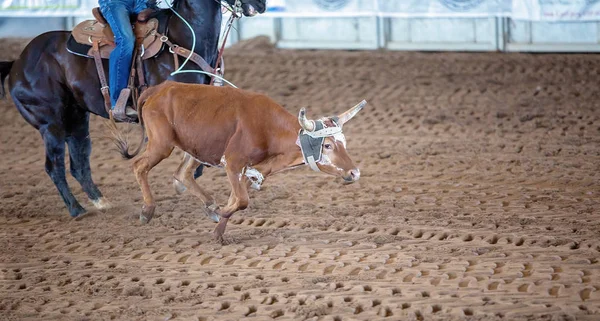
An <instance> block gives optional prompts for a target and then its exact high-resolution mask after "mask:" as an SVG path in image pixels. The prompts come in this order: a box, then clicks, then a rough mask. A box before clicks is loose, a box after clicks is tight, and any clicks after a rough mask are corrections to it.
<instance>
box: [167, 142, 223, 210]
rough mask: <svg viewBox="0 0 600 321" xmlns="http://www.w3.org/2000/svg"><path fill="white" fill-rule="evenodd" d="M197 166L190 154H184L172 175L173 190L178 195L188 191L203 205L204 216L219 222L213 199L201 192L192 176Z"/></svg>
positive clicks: (203, 191)
mask: <svg viewBox="0 0 600 321" xmlns="http://www.w3.org/2000/svg"><path fill="white" fill-rule="evenodd" d="M199 164H200V162H199V161H197V160H196V159H194V158H193V157H192V156H190V154H188V153H185V155H184V157H183V161H182V162H181V165H179V168H177V171H176V172H175V174H174V175H173V185H175V190H177V192H179V193H181V192H183V191H185V190H186V189H189V190H190V193H192V194H194V195H195V196H196V197H198V198H199V199H200V200H201V201H202V203H204V206H205V208H204V210H205V212H206V215H207V216H208V217H209V218H210V219H211V220H213V221H214V222H219V214H217V213H216V210H217V206H216V204H215V199H214V197H213V196H212V195H210V194H209V193H207V192H206V191H205V190H203V189H202V188H201V187H200V186H199V185H198V183H196V180H195V179H194V176H193V175H192V172H193V171H194V170H196V169H197V168H198V165H199Z"/></svg>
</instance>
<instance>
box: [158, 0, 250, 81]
mask: <svg viewBox="0 0 600 321" xmlns="http://www.w3.org/2000/svg"><path fill="white" fill-rule="evenodd" d="M215 1H217V0H215ZM239 1H240V0H236V2H235V3H236V9H237V8H240V7H241V6H239V5H237V4H238V3H239ZM217 2H218V1H217ZM167 6H168V7H169V9H171V11H172V12H173V13H174V14H175V15H176V16H177V17H178V18H179V19H181V21H183V23H184V24H185V25H186V26H187V27H188V28H189V29H190V31H191V32H192V49H191V50H190V54H189V55H188V56H187V58H186V59H185V61H184V62H183V63H182V64H181V66H179V68H178V69H177V70H175V71H173V72H172V73H171V76H174V75H177V74H184V73H199V74H205V75H209V76H211V77H215V78H218V79H220V80H222V81H224V82H226V83H227V84H228V85H230V86H231V87H233V88H237V86H236V85H234V84H232V83H231V82H230V81H229V80H227V79H225V78H223V77H221V76H219V75H217V74H214V73H212V72H208V71H204V70H182V69H183V67H184V66H185V64H186V63H187V62H188V61H189V60H190V58H191V57H192V53H194V50H195V48H196V34H195V32H194V28H192V26H191V25H190V24H189V23H188V22H187V21H186V20H185V19H184V18H183V17H182V16H181V15H180V14H179V13H178V12H177V11H175V9H173V6H172V5H171V4H170V3H169V2H167ZM226 8H227V7H226ZM227 10H229V11H231V12H232V14H231V17H230V18H229V22H228V26H227V31H226V33H225V38H224V39H223V45H222V47H221V50H220V52H219V55H218V57H217V62H216V65H215V67H218V66H219V59H220V58H221V57H222V54H223V50H224V49H225V43H226V42H227V36H228V35H229V30H231V26H232V25H233V20H234V19H236V18H239V16H238V14H237V13H236V12H234V11H233V10H232V9H230V8H227ZM215 70H216V68H215ZM213 80H214V78H213ZM213 80H211V84H212V83H213Z"/></svg>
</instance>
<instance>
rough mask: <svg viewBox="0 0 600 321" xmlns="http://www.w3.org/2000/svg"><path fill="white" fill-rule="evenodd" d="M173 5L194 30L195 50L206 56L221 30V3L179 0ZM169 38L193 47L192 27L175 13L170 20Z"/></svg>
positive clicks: (203, 0)
mask: <svg viewBox="0 0 600 321" xmlns="http://www.w3.org/2000/svg"><path fill="white" fill-rule="evenodd" d="M173 6H174V9H175V11H177V13H178V14H179V15H181V17H182V18H183V19H185V20H186V21H187V22H188V23H189V24H190V26H191V27H192V29H193V30H194V34H195V36H196V48H195V51H196V52H197V53H199V54H200V55H201V56H203V57H204V54H206V53H209V52H210V51H212V50H214V45H216V44H217V43H218V40H219V34H220V31H221V19H222V15H221V5H220V3H219V2H218V1H216V0H177V1H175V3H174V5H173ZM169 38H171V41H172V42H173V43H176V44H177V45H179V46H182V47H184V48H187V49H192V45H193V37H192V34H191V31H190V28H189V27H188V26H187V25H186V24H185V22H183V21H182V20H181V19H180V18H179V17H177V16H176V15H173V16H172V17H171V19H170V22H169ZM211 47H212V48H211ZM205 58H206V57H205Z"/></svg>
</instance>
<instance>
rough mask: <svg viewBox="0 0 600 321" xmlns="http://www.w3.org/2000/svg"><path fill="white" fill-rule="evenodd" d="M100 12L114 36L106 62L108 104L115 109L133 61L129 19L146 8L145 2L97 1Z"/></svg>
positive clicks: (143, 0) (125, 0) (132, 36)
mask: <svg viewBox="0 0 600 321" xmlns="http://www.w3.org/2000/svg"><path fill="white" fill-rule="evenodd" d="M98 4H99V5H100V11H101V12H102V15H104V18H105V19H106V22H108V24H109V25H110V28H111V29H112V32H113V34H114V35H115V45H116V47H115V49H114V50H113V51H112V52H111V54H110V57H109V60H108V87H109V89H110V102H111V105H112V108H115V104H116V102H117V99H118V98H119V94H120V93H121V90H122V89H123V88H126V87H127V82H128V80H129V70H130V69H129V68H130V67H131V60H132V59H133V49H134V46H135V36H134V35H133V30H132V29H131V22H130V20H129V17H130V15H131V14H138V13H140V11H142V10H144V9H146V8H147V7H148V6H147V4H146V0H99V1H98Z"/></svg>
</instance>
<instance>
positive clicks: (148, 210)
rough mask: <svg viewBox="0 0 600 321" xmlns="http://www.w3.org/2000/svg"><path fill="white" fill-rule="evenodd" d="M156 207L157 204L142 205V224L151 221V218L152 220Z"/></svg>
mask: <svg viewBox="0 0 600 321" xmlns="http://www.w3.org/2000/svg"><path fill="white" fill-rule="evenodd" d="M155 208H156V205H150V206H146V205H144V206H143V207H142V213H141V214H140V222H142V224H146V223H148V222H150V220H152V217H153V216H154V209H155Z"/></svg>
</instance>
